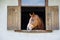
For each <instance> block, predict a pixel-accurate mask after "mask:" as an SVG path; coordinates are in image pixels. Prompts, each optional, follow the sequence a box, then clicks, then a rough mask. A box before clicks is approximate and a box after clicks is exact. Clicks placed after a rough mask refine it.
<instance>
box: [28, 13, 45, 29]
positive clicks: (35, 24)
mask: <svg viewBox="0 0 60 40" xmlns="http://www.w3.org/2000/svg"><path fill="white" fill-rule="evenodd" d="M29 15H30V19H29V23H28V25H27V30H44V24H43V21H42V19H41V18H40V17H39V16H38V15H37V14H35V13H34V12H33V14H29Z"/></svg>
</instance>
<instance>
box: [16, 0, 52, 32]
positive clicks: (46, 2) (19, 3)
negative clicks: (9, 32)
mask: <svg viewBox="0 0 60 40" xmlns="http://www.w3.org/2000/svg"><path fill="white" fill-rule="evenodd" d="M18 6H20V7H21V0H18ZM47 6H48V0H45V6H37V7H45V10H46V7H47ZM45 16H46V15H45ZM15 32H28V31H27V30H15ZM46 32H52V30H38V31H34V30H33V31H30V32H28V33H46Z"/></svg>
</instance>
